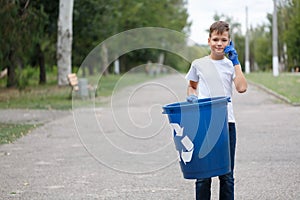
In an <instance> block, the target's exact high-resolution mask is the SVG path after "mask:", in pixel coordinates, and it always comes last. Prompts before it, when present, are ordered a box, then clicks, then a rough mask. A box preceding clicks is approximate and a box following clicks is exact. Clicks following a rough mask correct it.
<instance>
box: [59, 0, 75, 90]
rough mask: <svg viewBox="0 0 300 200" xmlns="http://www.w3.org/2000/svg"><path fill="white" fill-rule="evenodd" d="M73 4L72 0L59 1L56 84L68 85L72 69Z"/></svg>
mask: <svg viewBox="0 0 300 200" xmlns="http://www.w3.org/2000/svg"><path fill="white" fill-rule="evenodd" d="M73 5H74V0H60V1H59V16H58V31H57V54H56V56H57V67H58V85H60V86H62V85H68V79H67V76H68V74H70V73H71V71H72V67H71V66H72V64H71V58H72V40H73V29H72V20H73Z"/></svg>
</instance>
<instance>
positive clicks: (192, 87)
mask: <svg viewBox="0 0 300 200" xmlns="http://www.w3.org/2000/svg"><path fill="white" fill-rule="evenodd" d="M197 87H198V82H195V81H190V82H189V85H188V88H187V96H190V95H195V96H198V94H197Z"/></svg>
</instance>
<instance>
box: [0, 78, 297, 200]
mask: <svg viewBox="0 0 300 200" xmlns="http://www.w3.org/2000/svg"><path fill="white" fill-rule="evenodd" d="M166 85H167V87H168V88H170V89H167V87H165V86H166ZM185 91H186V90H185V86H184V81H181V79H180V78H178V77H175V78H174V77H172V76H170V77H167V78H163V79H160V80H159V81H156V82H151V83H149V84H144V85H141V86H139V87H138V88H133V90H132V88H131V89H128V90H124V91H123V93H119V94H116V95H115V96H113V97H112V99H111V104H110V105H109V106H107V107H103V108H96V109H94V110H91V109H75V110H74V112H73V113H68V112H63V113H60V112H53V113H52V114H51V113H50V114H48V115H47V114H41V113H40V114H36V113H35V114H36V115H35V116H37V115H40V116H43V117H37V118H36V120H32V119H34V118H32V119H30V120H29V121H31V122H32V121H33V123H35V122H36V123H37V122H42V123H45V125H44V126H42V127H39V128H37V129H36V130H34V131H33V132H32V133H30V134H29V135H27V136H26V137H23V138H21V139H19V140H18V141H16V142H14V143H13V144H7V145H1V146H0V167H1V168H0V169H1V170H0V199H22V200H23V199H24V200H27V199H28V200H34V199H37V200H39V199H51V200H52V199H53V200H59V199H72V200H74V199H75V200H76V199H130V200H132V199H155V200H156V199H162V200H165V199H180V200H181V199H193V198H194V181H193V180H185V179H183V178H182V174H181V171H180V169H179V165H178V163H177V161H176V153H175V151H174V146H173V143H172V140H171V130H170V128H169V126H168V125H167V121H166V116H163V115H161V105H163V104H166V103H170V102H173V101H177V100H183V99H184V96H185ZM128 94H129V95H128ZM233 100H234V104H235V113H236V118H237V129H238V143H237V158H236V170H235V172H236V199H238V200H239V199H245V200H248V199H249V200H250V199H253V200H257V199H259V200H264V199H265V200H269V199H272V200H273V199H280V200H281V199H285V200H286V199H293V200H294V199H300V189H299V188H300V172H299V168H300V148H299V145H300V125H299V119H300V107H292V106H290V105H287V104H283V103H280V102H279V101H278V100H277V99H275V98H274V97H272V96H269V95H268V94H266V93H264V92H262V91H260V90H259V89H257V88H255V87H251V86H250V87H249V90H248V92H247V93H246V94H242V95H236V94H235V95H234V99H233ZM124 108H126V109H124ZM128 108H129V109H128ZM11 112H12V111H10V110H7V111H5V110H1V111H0V116H1V117H0V120H1V121H6V122H7V121H10V122H13V121H12V120H11V119H10V120H9V117H8V116H11V115H12V114H11ZM13 112H14V113H19V114H21V115H19V118H18V120H17V122H24V116H23V117H21V116H22V113H23V115H24V112H25V113H26V112H27V113H28V112H29V113H31V114H34V112H31V111H22V110H18V111H16V110H14V111H13ZM35 112H39V111H35ZM45 113H46V112H45ZM5 116H6V117H5ZM25 116H30V114H25ZM25 118H26V117H25ZM46 119H47V120H46ZM48 119H51V120H48ZM26 121H27V122H28V119H27V120H26V119H25V122H26ZM31 122H30V123H31ZM153 133H155V134H153ZM212 190H213V198H212V199H217V193H218V191H217V190H218V181H217V178H214V179H213V189H212Z"/></svg>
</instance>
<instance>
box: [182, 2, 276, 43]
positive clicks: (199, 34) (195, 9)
mask: <svg viewBox="0 0 300 200" xmlns="http://www.w3.org/2000/svg"><path fill="white" fill-rule="evenodd" d="M187 2H188V4H187V8H188V13H189V19H188V20H189V22H192V26H191V28H190V35H189V38H190V39H192V40H193V41H194V42H196V43H198V44H207V38H208V33H207V32H206V30H207V29H208V28H209V27H210V25H211V24H212V23H213V22H214V20H213V16H214V14H215V13H217V14H219V15H221V14H224V15H226V16H229V17H231V18H233V20H234V21H235V22H239V23H240V24H241V25H242V27H241V28H242V33H243V34H245V32H246V6H247V7H248V27H250V25H251V26H252V27H256V26H257V25H262V24H264V23H268V20H267V13H272V12H273V0H242V1H241V0H188V1H187Z"/></svg>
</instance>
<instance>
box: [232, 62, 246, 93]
mask: <svg viewBox="0 0 300 200" xmlns="http://www.w3.org/2000/svg"><path fill="white" fill-rule="evenodd" d="M234 70H235V79H234V80H233V82H234V85H235V88H236V90H237V91H238V92H239V93H244V92H246V91H247V86H248V84H247V81H246V78H245V76H244V74H243V71H242V67H241V65H240V64H237V65H235V66H234Z"/></svg>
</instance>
